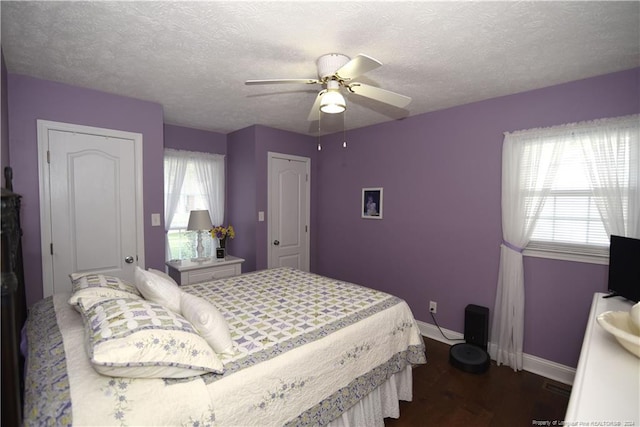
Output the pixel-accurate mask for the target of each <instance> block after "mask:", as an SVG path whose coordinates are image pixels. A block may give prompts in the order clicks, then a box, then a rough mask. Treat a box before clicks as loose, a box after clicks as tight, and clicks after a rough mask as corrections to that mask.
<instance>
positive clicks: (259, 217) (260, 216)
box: [258, 211, 264, 222]
mask: <svg viewBox="0 0 640 427" xmlns="http://www.w3.org/2000/svg"><path fill="white" fill-rule="evenodd" d="M258 221H260V222H262V221H264V211H259V212H258Z"/></svg>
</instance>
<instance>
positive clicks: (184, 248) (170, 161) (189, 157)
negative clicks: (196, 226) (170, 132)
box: [164, 149, 224, 260]
mask: <svg viewBox="0 0 640 427" xmlns="http://www.w3.org/2000/svg"><path fill="white" fill-rule="evenodd" d="M164 175H165V176H164V183H165V231H166V233H167V239H166V248H167V255H166V258H167V259H168V260H169V259H187V258H193V257H195V256H196V245H197V243H196V238H197V232H194V231H187V223H188V222H189V214H190V212H191V211H192V210H196V209H207V210H208V211H209V214H210V216H211V222H212V223H213V224H214V225H219V224H222V222H223V220H224V156H222V155H218V154H209V153H197V152H190V151H180V150H170V149H167V150H165V156H164ZM202 240H203V244H204V247H205V256H211V255H212V239H211V238H209V237H207V236H206V235H204V234H203V239H202Z"/></svg>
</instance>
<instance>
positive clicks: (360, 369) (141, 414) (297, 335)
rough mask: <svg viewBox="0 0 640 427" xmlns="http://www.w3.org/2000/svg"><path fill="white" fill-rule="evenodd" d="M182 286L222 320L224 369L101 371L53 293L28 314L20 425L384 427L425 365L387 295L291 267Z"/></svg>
mask: <svg viewBox="0 0 640 427" xmlns="http://www.w3.org/2000/svg"><path fill="white" fill-rule="evenodd" d="M180 290H181V291H183V292H185V293H187V294H190V295H195V296H199V297H200V298H202V299H204V300H206V301H208V302H209V303H211V304H213V305H214V306H215V307H216V308H217V309H218V310H219V312H220V313H221V314H222V316H224V319H225V320H226V322H227V325H228V331H229V336H230V338H231V340H232V342H233V349H232V350H231V351H228V352H227V353H224V354H222V353H220V354H217V356H218V357H219V361H220V362H221V363H222V366H223V369H221V370H219V371H217V372H204V373H200V374H198V375H194V376H190V377H186V378H130V377H126V376H110V375H103V374H100V373H98V371H97V370H96V369H94V368H95V365H92V362H91V361H90V360H89V357H88V356H87V354H88V353H87V351H85V344H86V342H87V338H86V327H85V324H84V322H83V317H82V316H81V315H80V314H79V313H78V311H76V309H75V308H74V307H73V306H71V305H70V304H69V303H68V301H69V298H70V295H69V294H56V295H53V296H52V297H48V298H45V299H43V300H41V301H39V302H38V303H36V304H34V305H33V306H32V307H31V308H30V310H29V317H28V320H27V323H26V328H25V330H26V341H27V343H28V348H27V355H26V356H27V362H26V379H25V406H24V422H25V425H122V426H127V425H191V426H204V425H219V426H239V425H242V426H244V425H273V426H280V425H301V426H304V425H314V426H315V425H332V426H348V425H367V426H371V425H384V422H383V419H384V417H395V418H397V417H398V416H399V409H398V401H399V400H407V401H410V400H411V398H412V390H411V387H412V376H411V369H412V366H415V365H419V364H423V363H426V356H425V351H424V344H423V341H422V337H421V335H420V333H419V330H418V327H417V324H416V322H415V319H414V318H413V315H412V313H411V310H410V309H409V307H408V305H407V304H406V302H405V301H403V300H401V299H399V298H397V297H395V296H392V295H389V294H386V293H383V292H379V291H375V290H372V289H369V288H366V287H362V286H358V285H355V284H351V283H347V282H342V281H338V280H333V279H329V278H327V277H323V276H319V275H316V274H312V273H308V272H303V271H299V270H295V269H291V268H276V269H270V270H263V271H258V272H252V273H246V274H242V275H240V276H236V277H231V278H226V279H220V280H215V281H212V282H207V283H200V284H193V285H188V286H183V287H181V288H180ZM141 304H142V302H141ZM92 360H93V358H92Z"/></svg>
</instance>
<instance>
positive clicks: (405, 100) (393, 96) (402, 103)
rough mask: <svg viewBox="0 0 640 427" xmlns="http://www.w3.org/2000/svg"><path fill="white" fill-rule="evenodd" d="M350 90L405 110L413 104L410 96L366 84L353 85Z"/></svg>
mask: <svg viewBox="0 0 640 427" xmlns="http://www.w3.org/2000/svg"><path fill="white" fill-rule="evenodd" d="M348 88H349V91H350V92H351V93H355V94H356V95H360V96H364V97H365V98H371V99H375V100H376V101H380V102H384V103H385V104H391V105H393V106H395V107H398V108H404V107H406V106H407V105H409V103H410V102H411V98H410V97H408V96H404V95H400V94H399V93H395V92H391V91H388V90H385V89H380V88H379V87H375V86H369V85H366V84H364V83H351V84H350V85H349V86H348Z"/></svg>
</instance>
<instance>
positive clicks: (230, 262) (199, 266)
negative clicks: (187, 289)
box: [166, 255, 244, 285]
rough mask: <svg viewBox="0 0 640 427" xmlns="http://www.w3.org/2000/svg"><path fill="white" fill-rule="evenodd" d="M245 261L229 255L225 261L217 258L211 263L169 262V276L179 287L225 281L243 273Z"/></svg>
mask: <svg viewBox="0 0 640 427" xmlns="http://www.w3.org/2000/svg"><path fill="white" fill-rule="evenodd" d="M243 262H244V259H242V258H238V257H235V256H231V255H227V256H226V257H225V259H224V261H217V260H216V259H215V258H214V259H212V260H209V261H203V262H197V261H190V260H186V259H185V260H182V261H168V262H166V265H167V267H169V276H171V277H172V278H173V280H175V281H176V282H178V284H179V285H190V284H192V283H200V282H208V281H210V280H216V279H223V278H225V277H232V276H237V275H239V274H241V273H242V263H243Z"/></svg>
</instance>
